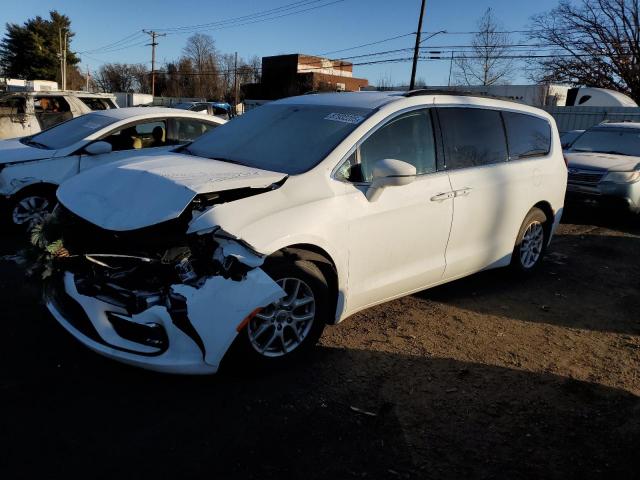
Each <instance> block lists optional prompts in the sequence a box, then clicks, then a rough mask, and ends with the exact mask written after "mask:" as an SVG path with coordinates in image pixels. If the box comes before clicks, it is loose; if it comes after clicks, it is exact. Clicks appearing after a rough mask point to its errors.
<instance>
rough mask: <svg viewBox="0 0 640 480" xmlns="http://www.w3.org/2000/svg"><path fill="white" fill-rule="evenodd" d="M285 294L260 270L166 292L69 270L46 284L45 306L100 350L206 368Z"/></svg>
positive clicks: (182, 368) (153, 364)
mask: <svg viewBox="0 0 640 480" xmlns="http://www.w3.org/2000/svg"><path fill="white" fill-rule="evenodd" d="M91 287H92V286H91ZM101 287H104V285H103V286H101ZM79 290H82V292H83V293H81V292H80V291H79ZM87 291H91V292H92V294H91V295H88V294H86V292H87ZM283 296H284V291H283V290H282V289H281V288H280V287H279V286H278V284H277V283H275V282H274V281H273V280H272V279H271V278H270V277H269V276H268V275H267V274H266V273H264V271H263V270H262V269H260V268H254V269H252V270H250V271H249V272H248V273H247V274H246V275H245V276H244V277H243V278H242V279H240V280H232V279H227V278H224V277H222V276H211V277H208V278H206V279H203V281H202V282H200V283H199V284H198V286H197V287H195V286H191V285H186V284H175V285H171V286H170V287H169V288H168V291H165V292H161V293H160V292H134V291H131V290H130V291H124V290H123V289H121V288H118V287H116V289H115V290H113V289H105V288H100V289H98V290H96V289H95V288H88V287H87V286H86V285H84V284H83V283H82V279H80V278H77V276H76V275H75V274H74V273H71V272H64V273H63V274H62V275H60V276H59V277H58V278H57V280H56V281H55V282H54V284H53V285H52V286H51V288H49V289H48V291H47V294H46V305H47V308H48V309H49V311H50V312H51V314H52V315H53V316H54V317H55V318H56V320H57V321H58V322H59V323H60V324H61V325H62V326H63V327H64V328H65V329H66V330H67V331H69V333H71V334H72V335H73V336H74V337H75V338H76V339H78V340H79V341H80V342H82V343H83V344H84V345H86V346H87V347H89V348H90V349H92V350H94V351H95V352H97V353H99V354H101V355H104V356H106V357H109V358H112V359H114V360H118V361H120V362H123V363H127V364H130V365H134V366H137V367H142V368H146V369H149V370H155V371H160V372H166V373H182V374H208V373H214V372H216V371H217V370H218V368H219V366H220V362H221V360H222V358H223V357H224V354H225V353H226V352H227V350H228V349H229V347H230V346H231V344H232V343H233V340H234V339H235V337H236V335H237V333H238V331H239V330H240V329H241V327H242V326H243V324H244V322H245V319H246V318H248V317H249V316H250V315H251V314H252V313H253V312H254V311H255V310H256V309H258V308H260V307H263V306H266V305H269V304H270V303H272V302H274V301H276V300H278V299H279V298H282V297H283Z"/></svg>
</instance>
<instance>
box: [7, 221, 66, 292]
mask: <svg viewBox="0 0 640 480" xmlns="http://www.w3.org/2000/svg"><path fill="white" fill-rule="evenodd" d="M62 232H63V226H62V224H61V223H60V221H59V219H58V217H57V216H56V215H55V214H52V215H47V216H46V217H45V218H44V220H43V221H42V222H40V223H38V224H36V225H34V227H33V228H32V229H31V232H30V236H31V245H30V246H29V247H27V248H25V249H23V250H22V251H21V252H20V253H19V255H18V256H19V263H21V264H23V265H24V266H25V270H26V273H27V275H28V276H31V277H36V276H39V277H40V278H41V279H42V280H46V279H47V278H49V277H51V276H52V275H53V274H54V273H55V272H56V271H57V270H59V265H60V261H61V260H62V259H64V258H69V256H70V255H69V252H68V251H67V249H66V248H65V247H64V240H63V237H62Z"/></svg>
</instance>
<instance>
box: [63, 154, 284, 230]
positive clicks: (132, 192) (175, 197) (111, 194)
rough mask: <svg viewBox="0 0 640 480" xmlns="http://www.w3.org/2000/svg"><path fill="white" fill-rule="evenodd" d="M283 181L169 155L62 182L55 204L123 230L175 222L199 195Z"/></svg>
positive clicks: (256, 172)
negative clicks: (57, 201)
mask: <svg viewBox="0 0 640 480" xmlns="http://www.w3.org/2000/svg"><path fill="white" fill-rule="evenodd" d="M284 177H286V174H284V173H277V172H270V171H267V170H260V169H257V168H252V167H245V166H242V165H236V164H232V163H228V162H222V161H218V160H209V159H204V158H201V157H194V156H191V155H182V154H177V153H170V154H166V155H159V156H149V157H144V158H138V159H135V160H128V161H127V160H124V161H121V162H117V163H114V164H111V165H105V166H103V167H97V168H92V169H91V170H88V171H87V172H85V173H82V174H80V175H76V176H75V177H73V178H71V179H69V180H68V181H66V182H65V183H63V184H62V186H61V187H60V188H58V200H60V202H61V203H62V204H63V205H64V206H65V207H66V208H68V209H69V210H71V211H72V212H73V213H75V214H76V215H79V216H80V217H82V218H84V219H85V220H88V221H89V222H91V223H93V224H95V225H97V226H99V227H101V228H104V229H107V230H114V231H126V230H135V229H138V228H143V227H148V226H151V225H156V224H158V223H161V222H165V221H167V220H171V219H174V218H177V217H178V216H180V214H181V213H182V212H183V211H184V209H185V208H186V207H187V206H188V205H189V204H190V203H191V201H192V200H193V199H194V198H195V196H196V195H198V194H201V193H212V192H221V191H225V190H232V189H236V188H246V187H249V188H264V187H268V186H269V185H271V184H273V183H276V182H278V181H280V180H282V179H283V178H284Z"/></svg>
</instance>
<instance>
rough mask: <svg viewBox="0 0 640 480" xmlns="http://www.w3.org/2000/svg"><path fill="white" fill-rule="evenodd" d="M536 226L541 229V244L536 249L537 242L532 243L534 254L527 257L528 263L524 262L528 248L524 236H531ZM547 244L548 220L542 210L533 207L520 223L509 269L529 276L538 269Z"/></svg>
mask: <svg viewBox="0 0 640 480" xmlns="http://www.w3.org/2000/svg"><path fill="white" fill-rule="evenodd" d="M537 226H540V227H541V229H542V230H541V235H542V244H541V245H540V246H539V248H538V247H537V242H534V243H535V244H536V245H535V247H533V248H532V250H533V252H534V254H533V255H530V256H529V257H528V258H529V261H526V259H527V253H526V252H527V251H529V248H530V247H528V246H527V245H528V243H527V241H526V240H525V235H526V234H528V232H529V234H531V233H532V232H533V231H534V230H532V229H535V230H537V228H538V227H537ZM530 229H531V230H530ZM536 238H537V236H536ZM548 243H549V219H548V218H547V216H546V215H545V213H544V212H543V211H542V210H540V209H539V208H536V207H534V208H532V209H531V210H529V213H528V214H527V216H526V217H525V218H524V222H522V226H521V227H520V231H519V232H518V236H517V238H516V244H515V247H514V249H513V255H512V257H511V268H512V269H513V271H514V272H516V273H517V274H520V275H529V274H532V273H533V272H535V271H536V270H537V269H538V268H540V264H541V263H542V258H543V257H544V255H545V253H546V251H547V244H548ZM525 249H526V250H525Z"/></svg>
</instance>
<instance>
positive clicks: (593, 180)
mask: <svg viewBox="0 0 640 480" xmlns="http://www.w3.org/2000/svg"><path fill="white" fill-rule="evenodd" d="M605 173H606V172H598V171H588V170H575V171H572V170H569V182H571V183H590V184H593V185H595V184H597V183H598V182H600V180H602V178H603V177H604V175H605Z"/></svg>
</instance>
